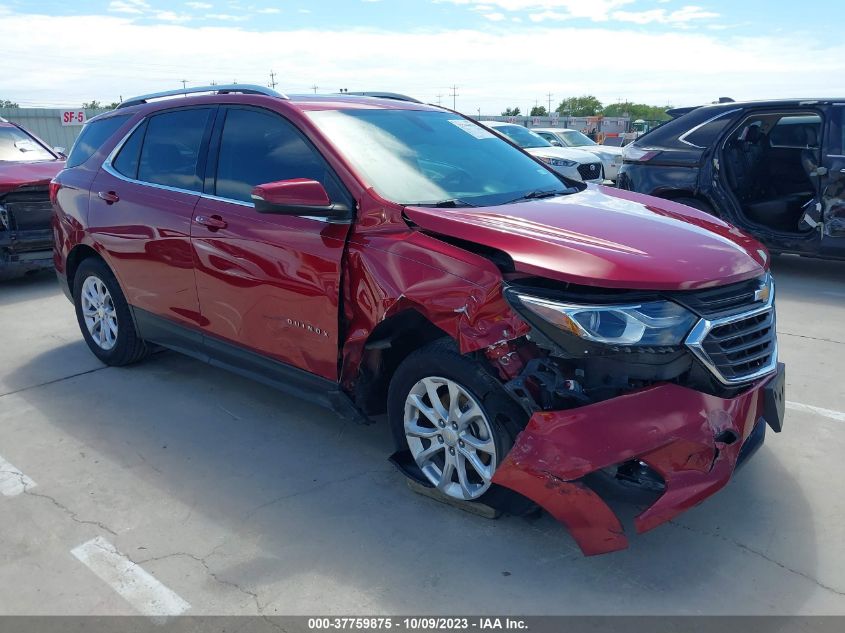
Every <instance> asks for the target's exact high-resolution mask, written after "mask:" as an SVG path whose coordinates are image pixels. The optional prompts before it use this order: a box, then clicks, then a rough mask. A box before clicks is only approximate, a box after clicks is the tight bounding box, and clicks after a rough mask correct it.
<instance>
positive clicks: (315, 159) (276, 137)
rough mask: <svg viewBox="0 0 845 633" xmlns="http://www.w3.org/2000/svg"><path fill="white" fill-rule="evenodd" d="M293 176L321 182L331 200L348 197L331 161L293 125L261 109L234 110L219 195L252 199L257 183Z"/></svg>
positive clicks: (222, 144) (223, 144)
mask: <svg viewBox="0 0 845 633" xmlns="http://www.w3.org/2000/svg"><path fill="white" fill-rule="evenodd" d="M292 178H308V179H310V180H316V181H317V182H320V183H322V185H323V186H324V187H325V188H326V191H327V192H328V194H329V197H330V198H331V199H332V200H338V199H339V198H342V197H343V194H342V193H341V188H340V185H339V184H338V183H337V181H336V180H335V177H334V175H333V173H332V172H331V171H330V170H329V167H328V165H326V163H325V161H324V160H323V158H322V157H321V156H320V155H319V154H318V153H317V151H316V150H315V149H314V148H313V147H312V146H311V144H310V143H309V142H308V141H306V140H305V138H304V137H303V136H302V134H301V133H300V132H299V130H297V129H296V128H295V127H294V126H293V125H292V124H290V123H288V122H287V121H286V120H285V119H283V118H282V117H280V116H277V115H274V114H270V113H266V112H260V111H258V110H247V109H231V110H229V111H228V113H227V114H226V122H225V124H224V126H223V136H222V138H221V140H220V155H219V158H218V161H217V183H216V189H215V195H217V196H220V197H221V198H229V199H232V200H241V201H244V202H251V201H252V198H251V197H250V194H251V192H252V189H253V187H255V186H256V185H260V184H264V183H268V182H276V181H278V180H290V179H292Z"/></svg>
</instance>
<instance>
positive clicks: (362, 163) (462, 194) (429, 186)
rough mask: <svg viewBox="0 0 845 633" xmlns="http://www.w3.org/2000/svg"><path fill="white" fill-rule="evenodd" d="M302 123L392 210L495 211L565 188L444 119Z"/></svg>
mask: <svg viewBox="0 0 845 633" xmlns="http://www.w3.org/2000/svg"><path fill="white" fill-rule="evenodd" d="M308 116H309V118H310V119H311V120H312V121H313V122H314V123H315V124H316V125H317V126H318V127H319V128H320V130H321V131H322V132H323V134H325V135H326V137H328V138H329V139H331V141H332V143H333V144H334V145H335V147H337V148H338V150H339V151H340V152H341V153H342V154H343V155H344V156H345V157H346V158H347V159H348V160H349V162H350V163H351V164H352V165H353V166H354V167H355V169H356V170H357V171H358V172H359V173H360V174H361V175H362V176H363V177H364V178H365V179H366V180H367V182H368V184H370V185H372V186H373V187H374V188H375V190H376V191H377V192H378V193H379V194H380V195H381V196H382V197H384V198H386V199H388V200H392V201H394V202H396V203H398V204H403V205H422V204H429V205H436V204H438V203H445V202H453V203H454V204H455V205H456V206H457V205H459V204H471V205H474V206H486V205H497V204H503V203H505V202H507V201H509V200H514V199H516V198H519V197H520V196H522V195H524V194H526V193H527V192H531V191H541V190H542V191H548V190H553V191H560V190H564V189H566V187H567V185H566V184H564V182H563V181H561V180H560V179H559V178H558V177H557V176H556V175H555V174H554V173H553V172H551V171H549V170H548V169H546V168H544V167H543V166H542V165H538V164H537V163H536V162H535V161H534V160H532V159H531V158H530V157H528V156H526V155H525V154H523V153H522V152H520V151H519V150H517V149H516V148H514V147H513V146H512V145H510V144H508V143H507V142H505V141H504V140H502V139H500V138H499V137H497V136H496V135H495V134H493V133H491V132H490V131H489V130H487V129H486V128H484V127H481V126H480V125H477V124H476V123H473V122H472V121H469V120H467V119H464V118H461V117H460V116H458V115H456V114H452V113H449V112H436V111H424V110H376V109H372V110H370V109H366V110H364V109H362V110H320V111H312V112H308Z"/></svg>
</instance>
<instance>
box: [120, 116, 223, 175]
mask: <svg viewBox="0 0 845 633" xmlns="http://www.w3.org/2000/svg"><path fill="white" fill-rule="evenodd" d="M211 112H212V110H211V109H210V108H193V109H188V110H175V111H173V112H164V113H162V114H157V115H155V116H153V117H150V120H149V121H148V123H147V131H146V134H145V135H144V141H143V144H142V148H141V155H140V159H139V161H138V180H143V181H144V182H150V183H154V184H157V185H165V186H168V187H176V188H177V189H187V190H189V191H201V190H202V180H201V178H200V175H199V172H198V169H197V166H198V163H199V154H200V149H201V148H202V140H203V136H204V135H205V130H206V126H207V124H208V119H209V117H210V116H211ZM127 163H130V164H129V165H126V166H125V167H124V168H126V169H131V160H130V159H127Z"/></svg>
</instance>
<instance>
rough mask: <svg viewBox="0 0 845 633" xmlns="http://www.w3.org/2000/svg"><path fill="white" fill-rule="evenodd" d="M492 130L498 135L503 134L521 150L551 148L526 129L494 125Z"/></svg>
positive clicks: (549, 144)
mask: <svg viewBox="0 0 845 633" xmlns="http://www.w3.org/2000/svg"><path fill="white" fill-rule="evenodd" d="M493 129H494V130H496V131H497V132H499V133H500V134H504V135H505V136H507V137H508V138H509V139H510V140H512V141H513V142H514V143H516V144H517V145H519V146H520V147H521V148H523V149H528V148H530V147H551V146H552V144H551V143H549V142H548V141H547V140H546V139H544V138H543V137H542V136H540V135H539V134H537V133H536V132H532V131H531V130H529V129H528V128H525V127H522V126H521V125H496V126H494V127H493Z"/></svg>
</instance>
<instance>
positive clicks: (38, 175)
mask: <svg viewBox="0 0 845 633" xmlns="http://www.w3.org/2000/svg"><path fill="white" fill-rule="evenodd" d="M64 168H65V161H63V160H43V161H32V162H24V161H16V162H7V161H0V195H2V194H4V193H8V192H9V191H12V190H13V189H17V188H18V187H22V186H24V185H46V184H47V183H49V182H50V181H51V180H52V179H53V177H54V176H55V175H56V174H58V173H59V172H60V171H61V170H62V169H64Z"/></svg>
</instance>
